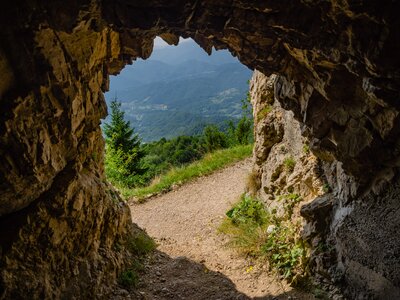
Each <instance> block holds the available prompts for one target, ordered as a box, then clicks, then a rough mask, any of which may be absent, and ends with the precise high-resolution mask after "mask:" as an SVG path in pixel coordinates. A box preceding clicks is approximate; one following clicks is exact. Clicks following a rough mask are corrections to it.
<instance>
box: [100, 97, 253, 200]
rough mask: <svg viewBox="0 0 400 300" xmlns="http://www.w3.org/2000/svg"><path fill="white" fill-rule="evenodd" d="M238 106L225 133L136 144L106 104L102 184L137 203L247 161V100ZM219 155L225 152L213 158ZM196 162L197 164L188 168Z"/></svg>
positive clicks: (208, 130)
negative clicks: (105, 182) (105, 181)
mask: <svg viewBox="0 0 400 300" xmlns="http://www.w3.org/2000/svg"><path fill="white" fill-rule="evenodd" d="M242 103H243V105H242V117H241V119H240V120H239V121H238V122H237V123H236V124H235V123H234V122H233V121H231V122H228V123H227V124H226V130H225V131H221V130H220V129H219V128H218V127H217V126H215V125H208V126H207V127H205V129H204V131H203V133H202V134H201V135H197V136H179V137H177V138H174V139H171V140H167V139H165V138H162V139H160V140H159V141H156V142H152V143H148V144H142V143H141V139H140V138H139V136H138V135H137V134H135V133H134V129H133V128H131V127H130V122H129V121H125V120H124V111H122V109H121V103H120V102H118V101H117V100H116V99H115V100H114V101H113V102H112V103H111V121H110V122H109V123H106V124H105V125H104V127H103V129H104V134H105V136H106V153H105V172H106V176H107V179H108V180H109V181H110V182H111V183H112V184H113V185H114V186H115V187H116V188H118V189H119V190H122V191H123V195H124V196H127V197H129V196H136V197H139V198H140V199H142V198H143V197H145V196H146V195H147V194H154V193H160V192H163V191H166V190H169V189H170V188H171V186H172V185H177V184H178V185H179V184H181V183H184V182H187V181H188V180H190V179H192V178H195V177H198V176H202V175H206V174H209V173H210V172H212V171H215V170H217V169H219V168H222V167H224V166H225V165H227V164H229V163H232V162H235V161H238V160H240V159H243V158H245V157H247V156H250V154H251V146H247V145H248V144H250V143H252V141H253V135H252V124H253V120H252V118H251V114H252V112H251V106H250V102H249V98H247V99H246V100H243V101H242ZM221 149H227V150H226V151H222V152H218V150H221ZM198 160H201V161H199V162H198V163H195V164H192V165H190V164H191V163H193V162H196V161H198ZM155 178H158V180H157V183H155V180H154V179H155ZM150 183H152V184H150ZM148 184H150V186H149V187H145V186H146V185H148Z"/></svg>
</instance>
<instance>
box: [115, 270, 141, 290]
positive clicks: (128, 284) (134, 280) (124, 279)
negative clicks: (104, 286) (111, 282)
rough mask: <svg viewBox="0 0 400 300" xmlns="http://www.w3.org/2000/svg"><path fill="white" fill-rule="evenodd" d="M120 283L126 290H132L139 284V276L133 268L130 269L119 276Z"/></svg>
mask: <svg viewBox="0 0 400 300" xmlns="http://www.w3.org/2000/svg"><path fill="white" fill-rule="evenodd" d="M118 283H119V284H120V285H122V286H123V287H125V288H132V287H135V286H137V284H138V283H139V276H138V274H137V273H136V271H135V270H134V269H133V268H130V269H127V270H125V271H124V272H122V273H121V274H120V275H119V277H118Z"/></svg>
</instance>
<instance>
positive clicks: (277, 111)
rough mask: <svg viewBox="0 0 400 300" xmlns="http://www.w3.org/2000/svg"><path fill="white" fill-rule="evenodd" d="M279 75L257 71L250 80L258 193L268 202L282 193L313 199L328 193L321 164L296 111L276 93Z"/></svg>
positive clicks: (307, 199) (306, 199)
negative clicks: (302, 130)
mask: <svg viewBox="0 0 400 300" xmlns="http://www.w3.org/2000/svg"><path fill="white" fill-rule="evenodd" d="M276 79H277V76H276V75H271V76H269V77H267V76H265V75H263V74H262V73H260V72H258V71H255V72H254V74H253V77H252V79H251V81H250V96H251V101H252V105H253V115H254V150H253V152H254V167H253V173H254V175H255V176H256V177H258V178H259V180H260V181H259V182H260V183H259V184H258V185H259V190H258V192H257V196H258V197H260V198H261V199H263V200H264V201H265V202H267V203H268V205H270V204H272V203H273V202H274V201H273V200H275V199H277V198H278V197H279V196H281V195H285V194H298V195H301V197H302V198H303V199H304V201H309V200H312V199H314V198H316V197H317V196H319V195H322V194H323V193H324V191H323V190H324V180H323V178H322V176H323V173H322V170H321V168H320V163H319V160H318V159H317V157H315V156H314V155H313V154H312V152H311V151H310V148H309V142H308V140H307V139H306V138H304V137H303V136H302V134H301V124H300V123H299V122H298V121H296V120H295V119H294V118H293V112H291V111H287V110H284V109H283V108H282V107H281V105H280V103H279V102H278V101H277V100H276V98H275V96H274V84H275V81H276Z"/></svg>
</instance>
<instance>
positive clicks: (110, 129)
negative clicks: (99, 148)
mask: <svg viewBox="0 0 400 300" xmlns="http://www.w3.org/2000/svg"><path fill="white" fill-rule="evenodd" d="M110 108H111V121H110V123H107V124H105V125H104V128H103V131H104V134H105V136H106V156H105V170H106V175H107V178H108V179H109V180H110V181H111V182H112V183H113V184H119V185H122V186H126V187H133V186H135V185H139V184H141V183H142V181H143V179H142V176H141V175H143V174H144V173H145V172H146V168H144V167H143V165H142V158H143V157H144V155H145V153H144V151H143V150H142V148H141V140H140V138H139V135H138V134H135V132H134V129H133V128H132V127H131V126H130V122H129V121H125V119H124V115H125V113H124V112H123V111H122V110H121V103H120V102H118V101H117V99H114V100H113V101H112V102H111V105H110Z"/></svg>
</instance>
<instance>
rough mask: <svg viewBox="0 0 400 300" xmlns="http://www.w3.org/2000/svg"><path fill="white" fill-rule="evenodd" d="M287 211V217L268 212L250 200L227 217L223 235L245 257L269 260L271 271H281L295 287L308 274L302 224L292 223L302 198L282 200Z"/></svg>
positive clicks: (234, 209)
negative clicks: (301, 231)
mask: <svg viewBox="0 0 400 300" xmlns="http://www.w3.org/2000/svg"><path fill="white" fill-rule="evenodd" d="M278 200H279V201H283V204H284V208H285V215H284V216H279V217H278V216H277V215H276V210H275V209H274V210H271V211H269V210H266V209H265V208H264V206H263V204H262V203H261V202H260V201H258V200H257V199H254V198H252V197H250V196H246V195H242V197H241V199H240V201H239V202H238V203H237V204H235V205H234V206H233V207H232V208H231V209H230V210H229V211H228V212H227V213H226V215H227V218H226V219H225V220H224V221H223V222H222V224H221V226H220V227H219V231H220V232H223V233H225V234H227V235H229V236H230V237H231V245H232V246H234V247H237V248H238V249H239V250H240V251H241V252H242V253H243V254H245V255H250V256H253V257H259V258H266V259H267V260H268V262H269V267H270V269H275V270H277V271H278V272H279V273H280V274H281V275H282V276H283V277H284V278H286V279H287V280H288V281H289V282H291V283H292V284H297V283H299V279H300V278H302V277H305V276H306V275H307V274H306V273H307V272H306V269H307V263H308V251H307V248H306V246H305V244H304V243H303V241H302V240H301V238H300V234H299V232H300V229H301V224H300V222H293V220H292V219H291V217H292V214H293V208H294V207H295V205H296V204H297V203H298V202H299V201H301V197H300V196H299V195H298V194H287V195H283V196H281V197H279V199H278Z"/></svg>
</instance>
